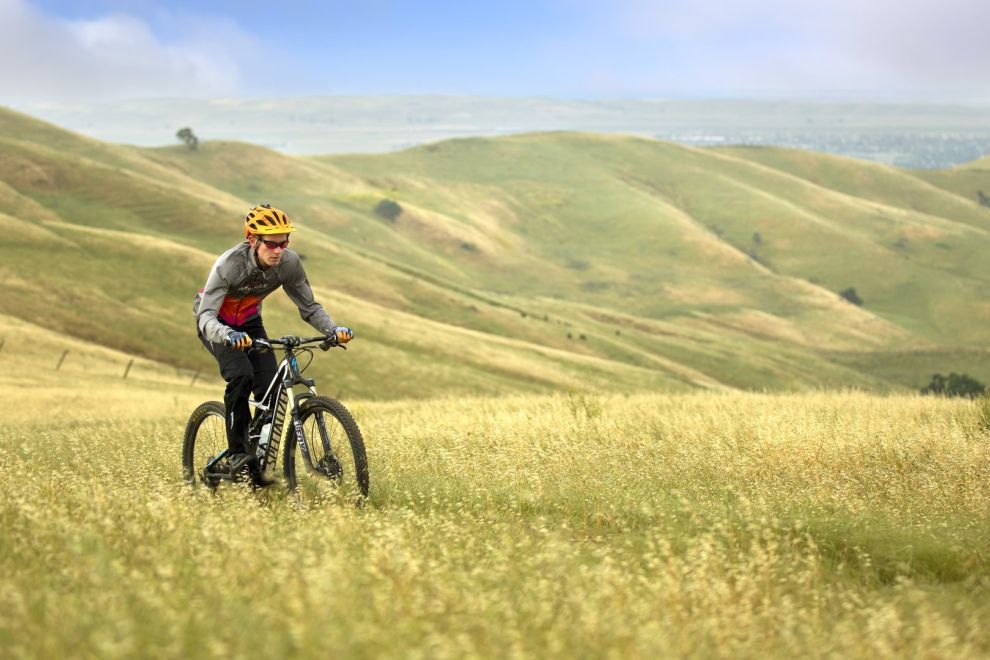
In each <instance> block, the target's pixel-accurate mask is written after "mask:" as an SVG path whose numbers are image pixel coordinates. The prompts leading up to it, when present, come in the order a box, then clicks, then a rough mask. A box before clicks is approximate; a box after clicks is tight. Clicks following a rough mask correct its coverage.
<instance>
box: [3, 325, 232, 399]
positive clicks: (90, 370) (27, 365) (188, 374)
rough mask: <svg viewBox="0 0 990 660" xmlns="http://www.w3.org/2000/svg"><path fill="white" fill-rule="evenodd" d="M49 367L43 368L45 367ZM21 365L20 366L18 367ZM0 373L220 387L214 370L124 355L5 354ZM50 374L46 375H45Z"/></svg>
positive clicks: (75, 352) (80, 352) (66, 352)
mask: <svg viewBox="0 0 990 660" xmlns="http://www.w3.org/2000/svg"><path fill="white" fill-rule="evenodd" d="M5 345H6V338H5V337H0V353H2V352H3V350H4V347H5ZM46 362H47V364H48V365H49V366H48V368H47V369H46V368H45V363H46ZM22 363H23V364H22ZM2 364H3V366H0V369H4V370H6V371H7V372H8V373H21V372H22V370H23V369H29V370H30V371H31V372H32V373H38V374H39V375H43V374H44V373H45V372H47V373H50V374H58V377H59V379H68V380H75V379H76V378H90V379H93V378H97V379H120V380H122V381H129V382H140V381H149V382H156V383H162V384H170V385H181V386H185V387H194V386H196V385H200V386H214V385H216V384H222V383H223V380H222V379H221V378H220V375H219V373H218V372H217V371H216V370H212V369H211V370H206V369H196V368H186V367H175V366H170V365H166V364H162V363H160V362H154V361H152V360H146V359H142V358H133V357H127V356H125V355H114V356H113V357H107V356H104V355H99V354H95V353H94V352H87V351H85V350H73V349H69V348H66V349H62V350H61V351H52V352H42V351H40V350H39V349H35V350H33V351H27V352H22V351H9V350H8V351H7V352H6V353H5V354H4V355H3V356H2ZM49 370H50V371H49Z"/></svg>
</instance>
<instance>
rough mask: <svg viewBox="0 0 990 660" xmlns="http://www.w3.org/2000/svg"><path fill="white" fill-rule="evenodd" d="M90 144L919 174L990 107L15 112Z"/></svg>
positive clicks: (657, 105)
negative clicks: (524, 148) (230, 145)
mask: <svg viewBox="0 0 990 660" xmlns="http://www.w3.org/2000/svg"><path fill="white" fill-rule="evenodd" d="M19 109H20V110H21V111H23V112H27V113H28V114H31V115H34V116H37V117H41V118H43V119H45V120H46V121H50V122H53V123H55V124H58V125H59V126H65V127H67V128H72V129H75V130H79V131H82V132H83V133H85V134H86V135H90V136H92V137H96V138H98V139H101V140H109V141H112V142H122V143H127V144H137V145H142V146H161V145H165V144H172V143H174V142H175V135H176V132H177V131H178V130H179V129H181V128H183V127H192V128H194V129H195V131H196V133H197V134H198V135H199V137H200V138H203V139H207V140H240V141H245V142H251V143H253V144H260V145H264V146H266V147H270V148H272V149H276V150H278V151H281V152H283V153H288V154H295V155H301V154H307V155H311V154H340V153H378V152H389V151H396V150H399V149H407V148H409V147H413V146H416V145H421V144H425V143H429V142H438V141H441V140H448V139H452V138H459V137H485V136H488V137H491V136H499V135H511V134H518V133H528V132H538V131H546V130H561V129H565V130H571V131H582V132H595V133H620V134H624V135H638V136H641V137H646V138H651V139H659V140H666V141H670V142H676V143H679V144H688V145H692V146H711V145H726V144H762V145H775V146H783V147H791V148H800V149H806V150H811V151H818V152H828V153H836V154H842V155H845V156H852V157H856V158H864V159H869V160H873V161H877V162H881V163H886V164H890V165H899V166H905V167H919V168H940V167H951V166H953V165H957V164H959V163H963V162H967V161H970V160H973V159H976V158H979V157H982V156H985V155H986V154H988V153H990V105H987V104H955V105H952V104H937V103H894V102H872V103H871V102H855V101H839V100H834V101H810V100H806V101H799V100H792V101H786V100H774V99H764V100H759V99H749V100H743V99H705V100H685V99H681V100H677V99H594V100H581V99H560V98H544V97H490V96H458V95H421V96H402V95H399V96H388V95H383V96H305V97H280V98H278V99H277V100H276V99H257V98H241V99H138V100H130V101H120V100H115V101H113V102H106V103H38V104H33V105H28V106H25V107H21V108H19Z"/></svg>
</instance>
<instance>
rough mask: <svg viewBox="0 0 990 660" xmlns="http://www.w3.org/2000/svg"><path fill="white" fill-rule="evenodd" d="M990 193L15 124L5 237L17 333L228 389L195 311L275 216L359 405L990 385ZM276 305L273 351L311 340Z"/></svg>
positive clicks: (675, 166)
mask: <svg viewBox="0 0 990 660" xmlns="http://www.w3.org/2000/svg"><path fill="white" fill-rule="evenodd" d="M981 189H982V190H987V191H990V172H987V171H986V170H984V169H983V168H981V167H979V166H978V164H974V165H973V166H969V167H960V168H956V169H953V170H946V171H938V172H923V173H920V172H914V171H907V170H899V169H893V168H890V167H886V166H882V165H878V164H874V163H868V162H863V161H857V160H853V159H848V158H842V157H836V156H826V155H821V154H814V153H810V152H802V151H794V150H782V149H774V148H722V149H698V148H691V147H685V146H678V145H674V144H670V143H663V142H657V141H654V140H647V139H640V138H633V137H626V136H618V135H607V136H606V135H597V134H585V133H569V132H549V133H535V134H524V135H515V136H506V137H498V138H473V139H457V140H450V141H445V142H439V143H434V144H429V145H424V146H421V147H416V148H413V149H409V150H406V151H403V152H398V153H393V154H387V155H349V156H331V157H291V156H287V155H284V154H280V153H278V152H275V151H271V150H268V149H265V148H262V147H257V146H252V145H248V144H244V143H235V142H213V141H206V142H203V143H201V145H200V149H198V150H196V151H191V150H189V149H187V148H186V147H168V148H157V149H148V148H138V147H128V146H121V145H112V144H107V143H101V142H99V141H96V140H92V139H89V138H84V137H82V136H79V135H76V134H73V133H70V132H67V131H64V130H61V129H59V128H57V127H55V126H52V125H49V124H46V123H43V122H40V121H37V120H35V119H32V118H30V117H27V116H25V115H21V114H18V113H14V112H10V111H0V201H2V202H3V205H2V207H0V208H2V209H3V211H0V217H2V218H3V221H4V224H5V226H7V227H9V228H10V230H9V231H8V234H13V235H16V237H17V241H18V242H17V244H16V245H15V246H8V247H7V249H6V250H5V253H6V254H5V256H6V257H7V258H6V259H5V260H3V261H2V262H0V280H2V281H3V283H4V292H5V296H4V303H3V305H2V306H0V338H2V334H3V331H4V327H5V324H4V319H6V323H7V325H8V326H10V327H17V328H18V329H19V331H23V328H24V324H25V323H27V324H34V325H35V326H39V327H43V328H45V329H49V330H54V331H56V332H58V333H62V334H63V335H65V336H69V337H72V338H74V341H77V340H84V341H89V342H92V343H96V344H99V345H101V346H105V347H107V348H110V349H114V350H116V351H122V352H123V353H124V354H131V355H135V356H141V357H142V358H145V359H150V360H154V361H157V362H158V363H161V364H163V365H171V366H172V367H176V368H182V369H189V370H197V369H201V370H206V371H211V370H214V365H213V363H212V360H211V358H210V357H209V356H208V355H207V354H206V352H205V351H203V350H202V348H201V347H200V346H199V344H198V343H197V341H196V339H195V334H194V329H193V322H192V314H191V309H190V306H191V301H192V297H193V295H194V294H195V292H196V290H198V289H199V288H200V287H201V286H202V283H203V281H204V280H205V277H206V274H207V271H208V269H209V267H210V264H211V263H212V261H213V259H214V258H215V256H216V255H217V254H218V253H219V252H220V251H222V250H223V249H226V248H227V247H229V246H231V245H233V244H235V243H236V242H237V240H238V239H239V236H240V228H241V219H242V217H243V213H244V211H245V210H246V209H247V208H249V207H250V206H251V205H253V204H254V203H257V202H261V201H270V202H272V203H273V204H275V205H277V206H279V207H281V208H283V209H285V210H286V211H287V212H288V213H289V214H290V216H292V218H293V219H294V221H296V222H297V224H298V225H299V227H300V231H299V232H298V233H297V234H296V235H294V236H293V248H294V249H296V250H297V251H298V252H299V253H300V254H302V255H303V256H304V258H305V264H306V268H307V271H308V272H309V275H310V281H311V282H312V284H313V285H314V288H315V290H316V292H317V296H318V298H319V299H320V300H322V301H323V302H324V304H325V306H326V307H327V308H328V310H329V311H330V313H331V314H332V315H333V316H334V317H335V318H336V319H337V320H338V321H339V322H342V323H347V324H349V325H352V326H353V327H354V328H355V329H356V330H357V332H358V337H359V339H358V340H357V341H355V343H354V345H353V347H352V350H351V351H348V353H347V354H346V355H340V356H334V357H335V359H332V360H323V359H321V360H317V361H316V362H315V363H314V366H313V369H314V370H315V373H316V374H317V375H318V376H319V377H321V378H323V379H324V382H326V381H325V379H327V378H332V379H333V380H332V383H333V384H332V385H330V386H329V387H332V388H337V389H339V390H342V391H345V392H347V393H349V394H350V395H351V396H362V397H369V398H392V397H425V396H437V395H443V394H445V393H469V392H477V393H510V392H524V391H544V390H574V391H584V390H596V391H616V392H622V391H633V390H641V389H666V390H688V389H693V388H699V387H704V388H751V389H752V388H772V389H807V388H817V387H860V388H869V389H877V390H888V389H895V388H905V387H906V388H917V387H920V386H922V385H924V384H926V383H927V381H928V379H929V378H930V376H931V374H932V373H934V372H935V371H941V372H948V371H950V370H955V371H966V372H968V373H969V374H971V375H974V376H976V377H978V378H980V379H983V380H990V359H988V357H990V354H988V353H987V351H986V350H985V348H984V347H985V345H986V343H987V342H986V340H987V339H988V338H990V331H988V330H987V328H988V327H990V326H988V321H990V304H988V303H987V301H986V299H985V297H984V294H983V292H984V291H986V290H987V285H988V283H990V263H988V261H987V259H986V258H985V255H986V254H987V249H988V248H990V244H988V243H990V241H988V239H990V232H988V230H990V209H988V208H986V207H983V206H981V205H980V204H979V200H978V197H977V191H978V190H981ZM383 200H389V202H391V209H392V212H391V213H388V212H385V211H383V210H382V209H383V208H385V207H384V206H381V204H382V202H383ZM376 209H377V211H376ZM850 288H854V289H855V291H856V292H857V293H858V295H859V297H860V298H861V299H862V301H863V304H862V306H858V305H855V304H852V303H850V302H848V301H847V300H846V299H844V298H842V297H841V296H840V295H839V293H840V292H841V291H844V290H847V289H850ZM269 301H270V302H268V303H266V309H267V311H266V324H267V326H268V328H269V331H271V332H273V333H276V334H278V333H283V332H305V330H306V328H307V326H305V325H304V324H303V323H302V322H301V321H300V320H299V318H298V315H297V314H296V313H295V311H294V309H293V308H292V306H291V304H290V303H288V301H287V300H286V299H285V297H284V296H282V295H280V294H276V295H275V296H273V297H272V298H270V299H269ZM41 334H42V333H39V336H40V335H41ZM44 336H45V337H46V338H47V339H46V340H45V341H46V342H48V348H47V349H46V350H48V351H49V352H54V351H57V350H58V348H59V346H58V343H57V342H54V343H53V342H52V340H51V339H50V337H51V335H49V334H47V333H45V334H44ZM67 341H68V340H67ZM2 356H3V354H2V353H0V359H2Z"/></svg>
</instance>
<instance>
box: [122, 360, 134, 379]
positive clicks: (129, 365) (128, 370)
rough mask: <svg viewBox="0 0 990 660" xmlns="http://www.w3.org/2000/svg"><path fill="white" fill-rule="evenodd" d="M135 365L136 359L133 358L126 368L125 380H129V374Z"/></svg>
mask: <svg viewBox="0 0 990 660" xmlns="http://www.w3.org/2000/svg"><path fill="white" fill-rule="evenodd" d="M133 366H134V359H133V358H132V359H131V361H130V362H128V363H127V368H126V369H124V380H127V374H129V373H131V367H133Z"/></svg>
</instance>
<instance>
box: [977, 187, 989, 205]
mask: <svg viewBox="0 0 990 660" xmlns="http://www.w3.org/2000/svg"><path fill="white" fill-rule="evenodd" d="M976 198H977V199H979V200H980V206H990V197H987V194H986V193H985V192H983V191H982V190H978V191H977V192H976Z"/></svg>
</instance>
